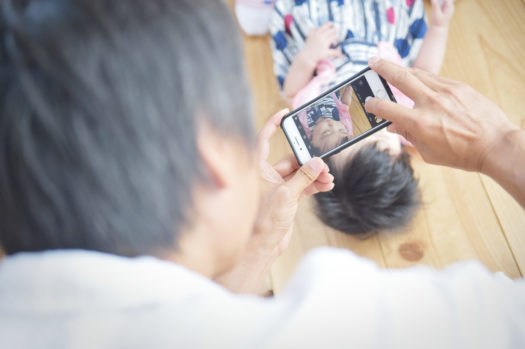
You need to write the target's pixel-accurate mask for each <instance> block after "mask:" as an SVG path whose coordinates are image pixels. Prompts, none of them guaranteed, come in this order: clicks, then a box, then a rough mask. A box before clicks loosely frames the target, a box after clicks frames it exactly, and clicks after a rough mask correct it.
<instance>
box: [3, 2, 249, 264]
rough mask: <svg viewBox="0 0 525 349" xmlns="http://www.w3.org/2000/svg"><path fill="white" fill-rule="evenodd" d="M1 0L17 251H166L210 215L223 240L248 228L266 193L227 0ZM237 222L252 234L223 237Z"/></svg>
mask: <svg viewBox="0 0 525 349" xmlns="http://www.w3.org/2000/svg"><path fill="white" fill-rule="evenodd" d="M1 5H2V8H1V13H0V15H1V19H0V26H1V27H0V35H1V37H0V55H1V56H0V149H1V150H0V211H1V212H2V219H1V220H0V244H2V245H3V246H4V248H5V250H6V251H7V253H9V254H11V253H15V252H19V251H42V250H48V249H63V248H80V249H90V250H97V251H104V252H110V253H115V254H121V255H129V256H134V255H140V254H163V253H169V252H170V250H171V249H173V248H176V247H179V248H182V246H181V245H180V244H179V242H181V241H184V238H185V235H186V232H189V231H192V232H193V231H196V230H199V229H200V228H202V227H204V226H207V228H208V230H210V231H215V232H216V233H217V234H216V235H217V238H216V240H217V241H212V240H213V237H212V238H211V239H209V240H210V244H213V243H215V244H221V243H222V244H224V245H226V244H230V246H231V247H225V249H227V248H231V249H235V248H237V247H239V246H240V245H241V244H242V243H243V242H245V240H246V239H247V236H248V234H249V233H250V231H249V230H250V229H251V224H252V222H253V219H254V215H255V212H256V205H257V199H256V194H255V192H257V173H256V170H255V168H256V165H255V161H252V159H251V156H252V154H253V153H252V151H253V148H254V142H253V126H252V118H251V105H250V97H249V94H248V92H247V91H249V88H248V83H247V81H246V78H245V75H244V68H243V67H244V64H243V59H242V56H241V45H240V38H239V35H238V33H237V28H236V25H235V23H234V21H233V20H232V18H231V15H230V13H229V11H228V9H227V8H226V6H225V5H224V4H223V3H222V1H208V0H177V1H173V0H145V1H141V0H118V1H107V0H5V1H2V3H1ZM239 149H241V150H239ZM234 160H235V161H234ZM243 186H244V187H245V188H242V187H243ZM243 190H244V192H243ZM246 191H249V193H246ZM251 191H253V193H252V192H251ZM251 194H253V195H251ZM243 198H244V199H243ZM239 200H240V201H239ZM243 200H244V201H243ZM221 204H222V206H221ZM217 205H219V206H217ZM229 205H230V206H232V207H233V210H232V211H231V212H236V216H237V217H233V216H232V215H233V213H231V212H230V211H229V210H228V208H230V207H229ZM236 209H237V211H236ZM225 219H229V220H230V221H229V222H224V220H225ZM250 220H251V221H250ZM226 226H228V228H230V230H232V231H235V234H238V235H239V236H238V237H239V238H238V239H237V238H234V239H231V240H230V241H225V242H220V241H221V240H228V239H227V238H225V236H222V237H221V233H222V231H221V229H222V230H226ZM201 230H202V229H201ZM204 230H205V229H204ZM241 231H242V232H241ZM188 234H189V233H188ZM192 234H193V233H192ZM232 234H234V233H232ZM193 235H194V236H198V234H193ZM201 235H202V236H204V235H203V234H201ZM201 235H199V236H201ZM241 236H242V238H241ZM206 238H208V237H207V236H206ZM221 238H222V239H221ZM202 239H203V240H204V237H203V238H202ZM237 241H239V242H237ZM188 245H189V244H188ZM238 245H239V246H238ZM224 253H226V251H224Z"/></svg>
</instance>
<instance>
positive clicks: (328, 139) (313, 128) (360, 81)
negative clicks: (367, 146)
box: [281, 68, 396, 165]
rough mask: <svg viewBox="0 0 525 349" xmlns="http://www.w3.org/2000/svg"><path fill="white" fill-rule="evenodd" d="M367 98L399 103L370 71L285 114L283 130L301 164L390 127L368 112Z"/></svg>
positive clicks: (282, 122)
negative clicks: (366, 107)
mask: <svg viewBox="0 0 525 349" xmlns="http://www.w3.org/2000/svg"><path fill="white" fill-rule="evenodd" d="M368 97H377V98H383V99H389V100H391V101H393V102H396V100H395V98H394V95H393V94H392V91H391V90H390V87H389V86H388V83H387V82H386V81H385V80H384V79H383V78H382V77H380V76H379V75H378V74H377V73H376V72H374V71H373V70H371V69H370V68H366V69H364V70H362V71H361V72H359V73H357V74H356V75H354V76H353V77H351V78H349V79H347V80H345V81H343V82H342V83H340V84H338V85H337V86H335V87H333V88H331V89H330V90H328V91H326V92H325V93H323V94H322V95H320V96H319V97H317V98H316V99H314V100H313V101H311V102H309V103H307V104H305V105H303V106H302V107H300V108H299V109H297V110H294V111H292V112H291V113H289V114H288V115H286V116H285V117H284V118H283V120H282V121H281V128H282V129H283V131H284V134H285V135H286V138H287V140H288V143H290V146H291V147H292V150H293V152H294V154H295V157H296V158H297V161H298V162H299V164H300V165H303V164H304V163H305V162H307V161H308V160H310V159H311V158H313V157H320V158H322V159H324V158H327V157H329V156H331V155H334V154H336V153H338V152H340V151H341V150H343V149H345V148H346V147H348V146H350V145H352V144H355V143H357V142H359V141H360V140H362V139H364V138H366V137H368V136H370V135H371V134H373V133H375V132H377V131H379V130H380V129H382V128H384V127H386V126H388V125H390V122H389V121H386V120H382V119H381V118H379V117H376V116H375V115H374V114H371V113H368V112H367V111H366V110H365V101H366V99H367V98H368Z"/></svg>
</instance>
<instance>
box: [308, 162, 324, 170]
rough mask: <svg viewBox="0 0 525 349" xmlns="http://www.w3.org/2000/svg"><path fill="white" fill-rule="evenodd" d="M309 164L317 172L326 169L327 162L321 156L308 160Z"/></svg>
mask: <svg viewBox="0 0 525 349" xmlns="http://www.w3.org/2000/svg"><path fill="white" fill-rule="evenodd" d="M308 166H310V168H311V169H312V170H314V172H315V173H320V172H321V171H322V170H323V169H324V166H325V163H324V162H322V161H321V159H319V158H313V159H312V160H310V162H308Z"/></svg>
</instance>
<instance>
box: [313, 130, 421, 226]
mask: <svg viewBox="0 0 525 349" xmlns="http://www.w3.org/2000/svg"><path fill="white" fill-rule="evenodd" d="M396 142H397V143H396ZM328 164H329V167H330V170H331V173H332V174H333V175H334V177H335V180H334V183H335V187H334V189H333V190H332V191H331V192H327V193H319V194H317V195H316V196H315V200H316V206H317V215H318V217H319V218H320V219H321V220H322V221H323V222H324V223H325V224H327V225H328V226H330V227H332V228H334V229H337V230H340V231H342V232H345V233H348V234H356V235H362V234H367V233H372V232H379V231H382V230H393V229H394V230H395V229H399V228H402V227H404V226H406V225H407V224H408V223H409V222H410V221H411V220H412V218H413V217H414V214H415V212H416V210H417V208H418V207H419V203H420V194H419V190H418V188H417V183H418V182H417V180H416V179H415V178H414V173H413V170H412V167H411V166H410V158H409V155H408V154H407V153H406V152H404V151H402V150H401V147H400V144H399V137H398V136H397V135H395V134H391V133H387V132H386V130H385V131H380V133H379V132H378V133H377V134H376V135H375V136H372V137H369V138H367V139H365V140H364V141H361V142H359V143H357V144H356V145H355V146H351V147H349V148H346V149H345V150H343V151H342V152H340V153H339V154H337V155H335V156H333V157H332V158H330V159H328Z"/></svg>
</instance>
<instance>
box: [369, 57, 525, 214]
mask: <svg viewBox="0 0 525 349" xmlns="http://www.w3.org/2000/svg"><path fill="white" fill-rule="evenodd" d="M369 65H370V67H371V68H372V69H373V70H374V71H376V72H377V73H378V74H379V75H381V76H382V77H383V78H385V79H386V80H387V81H388V82H390V83H391V84H392V85H394V86H396V87H397V88H398V89H400V90H401V91H402V92H403V93H405V94H406V95H407V96H408V97H410V98H411V99H412V100H413V101H414V102H415V106H414V109H408V108H405V107H403V106H401V105H399V104H396V103H394V102H391V101H387V100H382V99H377V98H370V99H369V100H368V101H367V103H366V105H365V107H366V110H367V111H368V112H370V113H373V114H375V115H378V116H380V117H382V118H384V119H387V120H390V121H391V122H392V125H391V126H390V127H389V130H390V131H393V132H396V133H399V134H401V135H402V136H404V137H405V138H406V139H407V140H408V141H410V142H411V143H412V144H414V146H415V147H416V148H417V149H418V150H419V152H420V153H421V155H422V157H423V159H424V160H425V161H427V162H429V163H433V164H439V165H446V166H451V167H456V168H460V169H463V170H468V171H478V172H483V173H485V174H487V175H489V176H491V177H492V178H494V179H495V180H496V181H497V182H498V183H499V184H500V185H501V186H503V187H504V188H505V189H506V190H507V191H508V192H509V193H510V194H511V195H513V196H514V198H515V199H516V200H517V201H518V202H520V204H521V205H522V206H524V207H525V172H524V171H523V170H522V169H523V164H525V132H523V131H521V130H520V129H519V128H518V127H517V126H516V125H514V124H513V123H512V122H511V121H510V120H509V119H508V118H507V116H506V115H505V113H504V112H503V111H502V110H501V109H500V108H499V107H498V106H497V105H495V104H494V103H492V102H491V101H490V100H488V99H487V98H486V97H484V96H483V95H481V94H480V93H479V92H477V91H476V90H474V89H473V88H472V87H470V86H468V85H467V84H464V83H462V82H458V81H454V80H449V79H445V78H442V77H438V76H435V75H432V74H430V73H427V72H424V71H422V70H419V69H410V68H404V67H401V66H398V65H396V64H393V63H390V62H387V61H385V60H380V59H377V58H375V57H374V58H372V59H371V60H370V62H369Z"/></svg>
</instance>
